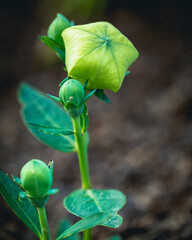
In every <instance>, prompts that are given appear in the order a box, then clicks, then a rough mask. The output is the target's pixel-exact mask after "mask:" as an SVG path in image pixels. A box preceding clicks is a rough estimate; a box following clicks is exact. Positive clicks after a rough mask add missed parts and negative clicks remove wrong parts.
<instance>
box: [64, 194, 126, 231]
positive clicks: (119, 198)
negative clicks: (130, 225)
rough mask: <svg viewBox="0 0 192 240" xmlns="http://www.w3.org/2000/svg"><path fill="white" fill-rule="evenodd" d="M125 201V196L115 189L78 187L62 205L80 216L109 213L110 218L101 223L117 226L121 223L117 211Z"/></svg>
mask: <svg viewBox="0 0 192 240" xmlns="http://www.w3.org/2000/svg"><path fill="white" fill-rule="evenodd" d="M125 202H126V199H125V196H124V195H123V193H121V192H120V191H117V190H113V189H112V190H93V189H88V190H83V189H79V190H76V191H74V192H72V193H71V194H69V196H67V197H66V198H65V199H64V206H65V208H66V209H67V210H68V211H69V212H71V213H73V214H75V215H76V216H79V217H81V218H85V217H88V216H90V215H92V214H95V213H101V212H105V213H109V214H110V215H111V216H110V218H109V219H108V220H106V221H105V222H103V223H102V224H101V225H103V226H107V227H113V228H117V227H119V226H120V225H121V224H122V217H121V216H120V215H118V214H117V212H118V211H119V210H120V209H121V208H122V207H123V206H124V204H125Z"/></svg>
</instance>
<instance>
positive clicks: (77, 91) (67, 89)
mask: <svg viewBox="0 0 192 240" xmlns="http://www.w3.org/2000/svg"><path fill="white" fill-rule="evenodd" d="M84 97H85V93H84V88H83V86H82V85H81V83H80V82H79V81H77V80H75V79H69V80H67V81H66V82H65V83H64V84H63V85H62V86H61V88H60V91H59V98H60V99H61V101H62V102H63V105H64V108H65V110H66V112H67V113H68V115H70V117H72V118H76V117H78V116H80V115H81V113H82V111H83V108H84V104H81V103H82V101H83V99H84Z"/></svg>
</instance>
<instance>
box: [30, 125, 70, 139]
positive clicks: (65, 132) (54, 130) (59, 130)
mask: <svg viewBox="0 0 192 240" xmlns="http://www.w3.org/2000/svg"><path fill="white" fill-rule="evenodd" d="M26 124H27V126H29V127H32V128H35V129H37V130H38V131H40V132H43V133H47V134H50V135H56V136H62V135H72V134H74V132H73V131H71V130H68V129H63V128H57V127H50V126H44V125H40V124H35V123H29V122H27V123H26Z"/></svg>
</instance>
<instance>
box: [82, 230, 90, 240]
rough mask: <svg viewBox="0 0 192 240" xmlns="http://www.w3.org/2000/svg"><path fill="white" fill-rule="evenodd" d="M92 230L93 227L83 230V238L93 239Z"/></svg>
mask: <svg viewBox="0 0 192 240" xmlns="http://www.w3.org/2000/svg"><path fill="white" fill-rule="evenodd" d="M91 230H92V228H89V229H87V230H85V231H84V232H83V240H90V239H91Z"/></svg>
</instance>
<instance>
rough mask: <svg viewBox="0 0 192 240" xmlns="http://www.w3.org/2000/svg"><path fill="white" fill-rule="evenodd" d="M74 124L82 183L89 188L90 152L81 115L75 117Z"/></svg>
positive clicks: (84, 187)
mask: <svg viewBox="0 0 192 240" xmlns="http://www.w3.org/2000/svg"><path fill="white" fill-rule="evenodd" d="M73 125H74V130H75V138H76V142H77V153H78V158H79V166H80V172H81V185H82V189H89V188H91V181H90V175H89V163H88V153H87V146H86V145H85V141H84V135H83V134H82V133H81V122H80V117H77V118H73Z"/></svg>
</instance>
